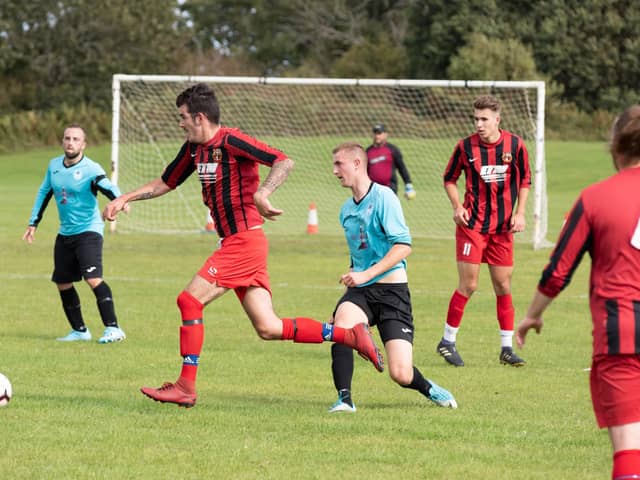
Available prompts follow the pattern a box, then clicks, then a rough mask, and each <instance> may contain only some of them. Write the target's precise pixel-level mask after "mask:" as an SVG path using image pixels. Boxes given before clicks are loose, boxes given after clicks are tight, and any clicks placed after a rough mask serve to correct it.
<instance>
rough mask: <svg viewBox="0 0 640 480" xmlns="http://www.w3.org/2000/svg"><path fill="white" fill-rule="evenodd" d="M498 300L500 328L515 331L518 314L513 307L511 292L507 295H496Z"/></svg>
mask: <svg viewBox="0 0 640 480" xmlns="http://www.w3.org/2000/svg"><path fill="white" fill-rule="evenodd" d="M496 300H497V301H496V312H497V315H498V323H499V324H500V330H511V331H513V323H514V318H515V316H516V311H515V309H514V308H513V301H512V300H511V294H510V293H507V294H506V295H498V296H497V297H496Z"/></svg>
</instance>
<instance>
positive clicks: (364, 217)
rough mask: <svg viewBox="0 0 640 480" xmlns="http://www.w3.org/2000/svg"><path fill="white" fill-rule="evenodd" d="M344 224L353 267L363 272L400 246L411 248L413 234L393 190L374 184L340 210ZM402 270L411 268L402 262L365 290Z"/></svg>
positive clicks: (380, 276)
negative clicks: (396, 246)
mask: <svg viewBox="0 0 640 480" xmlns="http://www.w3.org/2000/svg"><path fill="white" fill-rule="evenodd" d="M340 224H341V225H342V228H343V229H344V235H345V237H346V239H347V244H348V245H349V252H350V254H351V268H352V270H353V271H354V272H362V271H364V270H366V269H367V268H369V267H371V266H372V265H374V264H376V263H378V262H379V261H380V260H382V258H383V257H384V256H385V255H386V254H387V253H388V252H389V250H391V247H393V246H394V245H396V244H404V245H411V234H410V232H409V227H407V224H406V222H405V220H404V214H403V213H402V206H401V205H400V200H398V197H397V196H396V194H395V193H393V190H391V189H390V188H389V187H384V186H382V185H379V184H377V183H373V182H372V183H371V187H370V188H369V191H368V192H367V194H366V195H365V196H364V198H362V199H361V200H360V201H359V202H357V203H356V201H355V200H354V199H353V197H352V198H350V199H349V200H347V201H346V202H345V203H344V205H343V206H342V209H341V210H340ZM398 268H407V262H406V261H405V260H402V261H401V262H398V263H397V264H396V265H394V266H393V267H391V268H390V269H389V270H387V271H386V272H384V273H382V274H380V275H378V276H377V277H374V278H372V279H371V280H370V281H368V282H367V283H365V284H362V285H359V286H361V287H363V286H365V285H370V284H372V283H375V282H377V281H379V280H380V279H381V278H383V277H384V276H386V275H387V274H389V273H390V272H392V271H394V270H397V269H398Z"/></svg>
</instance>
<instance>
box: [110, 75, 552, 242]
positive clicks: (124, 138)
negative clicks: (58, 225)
mask: <svg viewBox="0 0 640 480" xmlns="http://www.w3.org/2000/svg"><path fill="white" fill-rule="evenodd" d="M197 82H205V83H207V84H210V85H211V86H212V88H213V89H214V90H215V92H216V95H217V97H218V101H219V102H220V109H221V123H223V124H224V125H228V126H232V127H238V128H240V129H241V130H243V131H244V132H246V133H248V134H250V135H252V136H254V137H256V138H258V139H260V140H262V141H264V142H266V143H269V144H270V145H272V146H274V147H276V148H278V149H280V150H282V151H284V152H285V153H286V154H287V155H288V156H289V157H290V158H292V159H293V160H295V162H296V166H295V169H294V171H293V172H292V174H291V176H290V177H289V179H288V180H287V181H286V183H285V184H284V185H283V186H282V187H281V188H280V189H279V190H278V191H277V192H275V193H274V194H273V196H272V198H271V200H272V204H273V205H274V206H275V207H277V208H282V209H283V210H284V211H285V213H284V215H283V216H282V217H280V218H279V219H278V221H276V222H267V223H266V227H265V228H267V230H268V231H269V232H272V233H282V234H296V233H303V232H305V230H306V226H307V220H308V214H309V207H310V205H311V204H312V203H313V204H315V206H316V207H317V215H318V219H319V226H318V230H319V233H321V234H341V233H342V232H341V227H340V225H339V222H338V212H339V209H340V206H341V205H342V203H343V202H344V201H345V200H346V199H347V198H349V195H350V194H349V193H348V191H347V190H345V189H344V188H342V187H341V186H340V184H339V182H338V181H337V180H336V179H335V178H334V177H333V174H332V156H331V151H332V149H333V148H334V147H335V146H336V145H338V144H339V143H342V142H344V141H358V142H360V143H361V145H362V146H363V147H365V148H366V147H367V146H368V145H369V144H370V143H371V141H372V126H373V125H374V124H377V123H384V124H385V126H386V129H387V131H388V132H389V138H388V141H389V142H391V143H393V144H395V145H396V146H397V147H398V148H399V149H400V151H401V152H402V154H403V157H404V160H405V163H406V165H407V168H408V170H409V172H410V174H411V180H412V183H413V186H414V188H415V190H416V191H417V196H416V198H415V199H414V200H411V201H408V200H406V199H404V198H403V197H402V196H401V194H402V192H403V191H404V186H403V184H402V181H401V179H400V178H399V179H398V181H399V190H398V192H399V195H400V196H401V201H402V204H403V209H404V213H405V217H406V219H407V224H408V225H409V227H410V229H411V233H412V235H413V236H414V237H432V238H453V234H454V225H453V222H452V210H451V206H450V204H449V201H448V199H447V196H446V194H445V192H444V188H443V180H442V175H443V172H444V169H445V166H446V164H447V162H448V160H449V158H450V156H451V154H452V152H453V148H454V146H455V144H456V142H457V140H459V139H460V138H463V137H466V136H467V135H469V134H470V133H472V132H473V131H474V125H473V107H472V104H473V100H474V98H475V97H477V96H478V95H482V94H492V95H495V96H496V97H497V98H498V99H499V100H500V101H501V103H502V106H503V107H502V114H501V117H502V121H501V127H502V128H505V129H507V130H510V131H512V132H514V133H516V134H518V135H520V136H521V137H523V139H524V141H525V143H526V145H527V148H528V151H529V160H530V165H531V170H532V177H533V178H532V179H533V187H532V192H531V194H530V195H529V201H528V203H527V232H526V233H525V234H524V235H523V236H519V237H518V238H519V240H524V241H527V242H530V243H532V244H533V246H534V247H539V246H542V245H543V244H544V243H545V237H546V233H547V214H546V212H547V204H546V203H547V197H546V175H545V161H544V82H507V81H504V82H499V81H495V82H486V81H431V80H425V81H419V80H364V79H360V80H355V79H310V78H268V77H197V76H192V77H189V76H156V75H121V74H118V75H114V77H113V125H112V127H113V144H112V165H113V180H114V181H115V182H116V183H117V184H118V185H119V186H120V189H121V190H122V191H123V192H126V191H129V190H132V189H134V188H137V187H138V186H140V185H142V184H144V183H146V182H148V181H150V180H152V179H153V178H156V177H158V176H159V175H160V174H161V173H162V171H163V169H164V167H165V166H166V165H167V164H168V163H169V162H170V161H172V160H173V159H174V158H175V155H176V153H177V151H178V149H179V147H180V145H182V143H183V142H184V138H185V137H184V132H183V131H182V130H181V129H180V128H179V126H178V116H177V109H176V107H175V98H176V96H177V95H178V94H179V93H180V92H181V91H182V90H184V89H185V88H187V87H189V86H191V85H193V84H195V83H197ZM265 173H266V172H265V171H262V172H261V174H262V175H264V174H265ZM458 184H459V188H460V189H462V188H464V180H463V179H460V181H459V182H458ZM207 217H208V216H207V209H206V207H205V206H204V204H203V203H202V199H201V194H200V185H199V182H198V178H197V175H192V177H191V178H189V179H188V180H187V181H186V182H185V183H184V184H183V185H182V186H181V187H179V188H178V189H177V190H176V191H175V192H173V193H171V194H169V195H165V196H163V197H161V198H158V199H154V201H152V202H139V203H136V204H135V205H134V208H133V209H132V213H131V215H122V216H120V217H119V221H118V226H117V228H118V229H119V230H122V231H139V232H140V231H143V232H150V233H151V232H152V233H170V232H200V231H203V230H204V228H205V225H206V222H207Z"/></svg>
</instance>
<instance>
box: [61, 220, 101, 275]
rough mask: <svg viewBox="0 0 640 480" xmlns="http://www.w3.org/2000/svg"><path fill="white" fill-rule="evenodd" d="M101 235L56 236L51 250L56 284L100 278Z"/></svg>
mask: <svg viewBox="0 0 640 480" xmlns="http://www.w3.org/2000/svg"><path fill="white" fill-rule="evenodd" d="M102 243H103V239H102V235H100V234H99V233H96V232H83V233H79V234H77V235H58V236H57V237H56V245H55V247H54V249H53V274H52V275H51V280H52V281H53V282H56V283H72V282H77V281H78V280H80V279H81V278H82V277H84V278H85V279H88V278H101V277H102Z"/></svg>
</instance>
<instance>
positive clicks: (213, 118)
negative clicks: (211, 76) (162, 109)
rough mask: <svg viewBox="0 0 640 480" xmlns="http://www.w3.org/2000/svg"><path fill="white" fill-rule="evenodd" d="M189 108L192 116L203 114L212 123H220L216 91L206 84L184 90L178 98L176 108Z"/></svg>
mask: <svg viewBox="0 0 640 480" xmlns="http://www.w3.org/2000/svg"><path fill="white" fill-rule="evenodd" d="M182 105H186V106H187V110H188V111H189V113H190V114H191V115H195V114H196V113H202V114H203V115H204V116H205V117H207V118H208V119H209V121H210V122H211V123H215V124H218V123H220V105H218V99H217V98H216V94H215V93H214V91H213V90H212V89H211V88H210V87H209V86H208V85H207V84H205V83H198V84H196V85H193V86H191V87H189V88H187V89H186V90H184V91H183V92H182V93H181V94H180V95H178V97H177V98H176V107H178V108H180V107H181V106H182Z"/></svg>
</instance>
